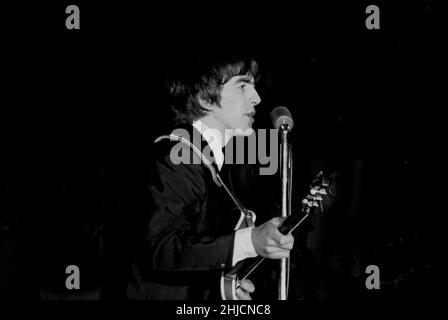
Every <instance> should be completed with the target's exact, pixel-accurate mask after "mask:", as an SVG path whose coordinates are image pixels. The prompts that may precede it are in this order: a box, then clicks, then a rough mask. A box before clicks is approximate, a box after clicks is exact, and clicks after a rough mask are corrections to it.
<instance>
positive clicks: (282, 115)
mask: <svg viewBox="0 0 448 320" xmlns="http://www.w3.org/2000/svg"><path fill="white" fill-rule="evenodd" d="M271 120H272V124H273V125H274V128H276V129H281V126H282V125H283V124H285V125H286V130H288V131H291V130H292V128H293V127H294V120H292V116H291V112H289V110H288V108H286V107H276V108H274V110H272V111H271Z"/></svg>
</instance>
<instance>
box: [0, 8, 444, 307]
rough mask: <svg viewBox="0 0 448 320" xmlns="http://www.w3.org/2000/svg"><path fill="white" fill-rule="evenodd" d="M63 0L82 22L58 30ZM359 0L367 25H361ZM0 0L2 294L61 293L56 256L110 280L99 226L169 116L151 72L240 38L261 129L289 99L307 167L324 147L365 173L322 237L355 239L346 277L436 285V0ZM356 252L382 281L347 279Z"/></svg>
mask: <svg viewBox="0 0 448 320" xmlns="http://www.w3.org/2000/svg"><path fill="white" fill-rule="evenodd" d="M68 4H77V5H78V6H79V8H80V11H81V29H80V30H67V29H66V28H65V19H66V17H67V14H65V8H66V6H67V5H68ZM369 4H376V5H378V6H379V8H380V19H381V20H380V21H381V29H380V30H367V29H366V27H365V19H366V17H367V14H366V13H365V8H366V7H367V5H369ZM2 12H3V16H4V19H3V20H2V34H5V37H4V40H3V45H2V51H3V53H4V54H5V55H4V57H3V58H2V69H3V70H5V72H4V73H3V76H2V77H3V78H4V79H3V80H4V81H2V83H3V84H2V87H3V90H2V91H3V92H4V93H3V94H2V96H3V99H2V107H1V114H0V130H1V131H0V132H1V135H0V155H1V156H0V159H1V160H0V161H1V168H0V178H1V185H2V189H1V204H0V210H1V211H0V214H1V215H0V223H1V228H2V229H1V230H0V232H1V238H0V245H1V250H0V255H1V258H0V261H1V270H0V272H1V274H0V279H1V280H0V293H1V294H2V295H4V296H7V297H14V298H18V299H25V298H30V299H38V297H39V290H38V289H39V288H42V287H44V288H47V289H48V290H49V291H50V292H53V293H52V294H54V295H55V296H56V297H61V296H63V294H61V293H58V292H63V291H64V287H63V286H64V281H65V277H66V275H65V273H64V270H63V269H62V271H61V268H63V266H66V265H68V264H77V265H79V266H80V268H81V269H82V270H88V271H84V272H85V273H83V279H85V280H84V282H83V283H85V284H86V286H87V288H86V287H84V288H83V289H85V290H87V291H89V290H91V289H95V288H97V287H98V286H101V285H102V284H103V283H107V282H110V279H109V278H111V277H112V278H113V274H112V275H111V272H110V271H105V270H107V267H105V265H106V266H107V264H108V263H112V264H113V263H114V260H113V259H115V258H111V259H112V262H111V261H109V260H108V258H107V257H108V254H107V252H108V250H109V251H114V250H119V248H120V245H121V244H120V240H119V239H120V238H119V237H118V238H117V237H115V238H114V237H112V238H113V239H115V240H112V241H111V242H109V243H106V244H105V243H103V240H102V239H104V238H103V236H104V235H107V233H108V232H112V233H113V232H116V231H114V230H116V229H114V226H116V225H117V224H120V221H121V220H120V219H121V218H120V217H121V215H122V214H123V213H124V212H126V211H127V210H132V205H133V206H134V207H138V203H133V204H132V205H131V207H129V203H131V202H132V201H131V200H130V199H133V198H132V197H133V196H134V192H138V190H139V188H140V187H141V186H142V185H144V182H145V180H144V178H145V175H144V172H145V168H146V163H147V161H149V160H150V159H151V142H152V140H153V139H154V137H156V136H157V135H158V134H161V133H166V132H168V131H171V127H170V121H169V112H168V107H167V105H166V101H165V99H164V98H165V97H164V95H163V78H164V76H165V74H166V73H167V72H168V71H169V70H173V69H175V68H176V66H177V65H179V62H181V61H182V59H183V57H184V56H185V55H188V54H195V50H198V49H197V48H198V47H200V48H202V49H203V48H207V47H208V44H209V43H213V45H214V46H216V45H218V46H219V45H222V46H226V47H228V46H235V48H236V50H239V49H241V48H243V47H244V48H245V50H246V49H247V48H249V49H251V50H253V52H254V55H255V57H256V59H257V61H258V62H259V64H260V67H261V70H262V72H263V74H262V80H261V82H260V84H259V86H258V90H259V93H260V95H261V97H262V103H261V104H260V106H259V107H258V119H257V122H256V125H257V126H258V127H269V126H270V123H269V112H270V110H272V108H274V107H275V106H277V105H285V106H287V107H288V108H289V109H290V110H291V112H292V114H293V117H294V119H295V121H296V125H295V130H294V132H293V139H294V144H295V150H296V156H297V158H298V159H300V161H301V162H300V163H299V165H297V170H298V171H299V172H301V174H302V175H306V174H307V172H308V170H311V169H310V168H311V167H313V166H315V165H316V163H318V161H317V160H319V159H320V160H321V159H324V160H323V161H327V162H328V161H329V162H337V163H338V164H342V166H343V167H344V168H348V169H346V170H348V171H349V172H351V175H352V176H357V177H359V176H362V192H361V191H360V190H359V188H358V187H359V186H360V185H356V186H357V187H356V188H355V189H353V190H355V191H353V192H354V193H351V194H353V197H352V198H351V200H350V201H349V202H350V203H352V204H353V203H355V204H354V205H355V208H354V209H353V208H352V209H351V210H352V211H350V212H351V213H349V214H348V216H349V218H348V220H347V221H350V223H351V224H348V225H344V226H341V225H343V224H344V223H341V221H339V222H337V223H336V225H337V228H338V229H335V228H334V229H333V231H332V232H331V237H330V238H331V239H339V241H340V243H339V244H340V247H341V248H352V246H353V243H354V242H356V243H357V244H358V242H359V245H360V246H361V249H359V248H358V249H357V250H360V252H358V254H359V255H360V260H359V261H358V262H357V263H358V264H357V265H356V267H353V264H355V262H346V265H347V266H346V267H343V268H342V269H344V268H346V271H345V272H346V273H347V274H349V276H350V277H351V278H354V279H356V280H357V281H358V283H357V285H356V286H357V290H358V291H356V290H355V291H354V292H359V291H361V292H363V294H365V295H366V296H367V297H373V296H378V295H381V294H383V295H387V294H390V292H392V295H393V296H394V297H396V296H398V297H400V296H404V297H408V296H412V297H415V296H417V297H420V296H422V295H426V294H427V292H428V291H429V292H435V291H436V290H437V289H438V288H439V287H438V286H439V285H438V279H439V277H441V271H440V260H441V256H442V244H441V240H442V232H443V230H442V224H441V221H442V219H443V212H444V210H443V206H442V203H443V197H444V191H443V187H444V172H445V171H446V164H445V162H444V160H443V158H442V157H441V153H442V152H443V149H444V143H443V132H444V130H443V128H444V121H443V118H442V114H443V107H444V106H445V91H444V89H445V88H446V74H447V73H446V71H447V61H446V60H447V58H446V57H447V49H446V45H445V44H446V39H447V33H446V31H447V30H446V29H447V24H448V11H447V3H446V2H444V1H420V2H412V3H404V2H394V3H393V4H392V3H383V2H378V1H376V2H372V3H366V2H362V1H360V2H353V3H347V4H339V3H325V2H319V1H318V2H307V3H302V2H300V3H299V2H298V3H288V4H287V3H281V2H271V3H263V4H260V3H256V4H255V3H249V2H244V4H241V3H232V2H221V3H215V4H213V5H212V4H210V3H203V4H195V5H192V4H182V5H180V4H177V3H171V2H163V3H155V2H154V3H153V4H151V5H149V4H147V5H145V6H142V5H141V4H136V3H135V4H131V3H129V2H123V3H114V4H110V3H104V4H99V3H98V4H96V5H93V4H91V3H86V2H81V1H78V2H74V3H62V2H61V3H60V4H58V5H56V4H55V5H49V4H45V5H44V4H36V3H33V4H32V5H31V4H22V5H14V6H12V7H8V6H4V7H3V8H2ZM303 183H304V182H303ZM352 187H353V186H352ZM359 203H361V204H359ZM346 218H347V217H346ZM343 221H346V220H343ZM338 223H339V224H338ZM339 228H340V229H339ZM347 231H348V233H349V234H350V235H351V236H353V237H354V238H352V237H351V236H350V237H349V236H347V233H346V232H347ZM117 239H118V240H117ZM340 239H344V240H340ZM114 241H116V242H117V243H115V242H114ZM348 244H349V245H348ZM117 248H118V249H117ZM350 250H351V249H350ZM350 250H349V252H352V251H350ZM346 255H347V257H351V254H350V253H347V254H346ZM344 261H345V260H344ZM348 261H351V260H350V258H348ZM369 264H376V265H379V266H380V268H381V270H382V271H384V273H382V275H383V274H384V279H387V280H388V284H385V287H383V290H379V292H375V293H372V292H367V291H366V290H362V289H360V287H362V286H363V285H364V284H363V279H364V278H365V274H364V270H365V266H367V265H369ZM355 269H356V270H355ZM347 270H348V271H347ZM353 270H355V271H353ZM411 270H413V271H411ZM337 279H340V278H337ZM394 280H395V283H398V284H395V286H394V285H393V283H394ZM338 281H342V280H338ZM336 283H338V282H337V281H336ZM335 286H337V285H335ZM384 288H386V289H384ZM387 288H395V289H390V291H389V290H388V289H387ZM326 290H327V291H326V292H327V294H326V295H325V296H326V297H329V298H331V297H334V296H333V295H332V294H328V292H329V291H331V290H333V291H331V292H338V290H337V289H334V288H332V289H326ZM347 290H348V291H350V290H353V289H350V290H349V289H347ZM324 291H325V290H324ZM55 292H56V293H55ZM343 292H346V291H343ZM397 292H398V293H397ZM351 293H353V291H351Z"/></svg>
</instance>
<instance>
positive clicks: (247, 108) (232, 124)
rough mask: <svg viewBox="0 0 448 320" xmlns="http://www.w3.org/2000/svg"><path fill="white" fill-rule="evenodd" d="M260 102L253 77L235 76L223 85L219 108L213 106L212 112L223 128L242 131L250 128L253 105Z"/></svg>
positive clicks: (253, 113) (253, 110)
mask: <svg viewBox="0 0 448 320" xmlns="http://www.w3.org/2000/svg"><path fill="white" fill-rule="evenodd" d="M260 102H261V99H260V96H259V95H258V93H257V90H255V85H254V79H253V77H252V76H248V75H244V76H235V77H233V78H231V79H230V80H229V81H227V82H226V83H225V84H224V85H223V88H222V91H221V101H220V105H221V108H214V109H213V111H212V112H213V114H214V117H215V119H216V120H217V121H218V122H219V123H220V124H221V125H222V126H223V129H241V130H242V131H243V132H244V131H246V130H248V129H251V128H252V123H253V122H254V116H255V106H256V105H257V104H259V103H260ZM250 131H251V130H250ZM250 131H248V132H250Z"/></svg>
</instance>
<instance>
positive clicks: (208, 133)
mask: <svg viewBox="0 0 448 320" xmlns="http://www.w3.org/2000/svg"><path fill="white" fill-rule="evenodd" d="M193 127H195V128H196V130H198V131H199V132H200V133H201V135H202V136H203V137H204V139H205V140H206V141H207V143H208V145H209V146H210V149H211V150H212V151H213V155H214V157H215V162H216V165H217V166H218V169H219V170H221V168H222V165H223V163H224V153H223V152H222V148H223V137H222V135H221V133H220V132H219V130H217V129H212V128H208V127H207V126H206V125H205V123H204V122H202V121H201V120H196V121H194V122H193ZM241 215H242V216H241V217H240V219H239V221H238V224H237V226H236V227H235V230H236V229H238V228H239V225H240V224H241V222H242V221H243V218H244V214H243V213H241ZM255 219H256V216H255V214H254V215H252V221H253V222H254V223H255ZM252 228H253V227H247V228H242V229H239V230H236V231H235V240H234V243H233V258H232V263H233V265H235V264H237V263H238V262H239V261H241V260H244V259H246V258H251V257H256V256H257V253H256V252H255V248H254V245H253V243H252V238H251V235H252Z"/></svg>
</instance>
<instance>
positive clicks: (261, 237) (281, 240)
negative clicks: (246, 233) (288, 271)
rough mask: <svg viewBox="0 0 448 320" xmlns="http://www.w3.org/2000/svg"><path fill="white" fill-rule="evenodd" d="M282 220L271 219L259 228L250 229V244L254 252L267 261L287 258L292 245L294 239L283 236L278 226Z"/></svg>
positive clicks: (290, 236) (289, 236)
mask: <svg viewBox="0 0 448 320" xmlns="http://www.w3.org/2000/svg"><path fill="white" fill-rule="evenodd" d="M283 219H284V218H273V219H271V220H269V221H267V222H265V223H264V224H262V225H261V226H258V227H255V228H253V229H252V235H251V238H252V244H253V246H254V248H255V252H256V253H257V254H258V255H260V256H262V257H265V258H268V259H282V258H287V257H289V251H290V250H291V249H292V246H293V245H294V237H293V236H292V235H291V234H289V235H286V236H285V235H283V234H281V233H280V231H278V226H279V225H280V224H281V222H282V220H283Z"/></svg>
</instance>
